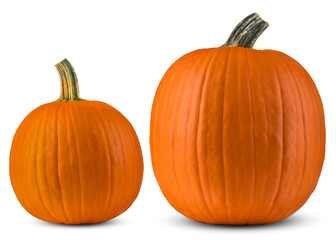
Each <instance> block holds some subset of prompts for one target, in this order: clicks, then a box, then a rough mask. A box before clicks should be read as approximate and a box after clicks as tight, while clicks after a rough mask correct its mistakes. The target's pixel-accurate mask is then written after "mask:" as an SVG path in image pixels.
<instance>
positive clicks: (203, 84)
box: [195, 49, 217, 222]
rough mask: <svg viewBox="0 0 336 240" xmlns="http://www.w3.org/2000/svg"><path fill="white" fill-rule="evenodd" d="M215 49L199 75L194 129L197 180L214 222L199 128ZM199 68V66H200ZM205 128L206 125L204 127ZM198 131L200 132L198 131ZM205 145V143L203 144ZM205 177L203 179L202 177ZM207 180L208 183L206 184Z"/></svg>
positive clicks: (206, 157)
mask: <svg viewBox="0 0 336 240" xmlns="http://www.w3.org/2000/svg"><path fill="white" fill-rule="evenodd" d="M214 51H215V50H214V49H213V50H212V54H209V55H210V56H209V57H208V58H209V59H207V61H205V63H204V66H202V68H203V71H204V73H203V74H202V76H200V78H201V79H202V80H201V87H200V91H199V95H200V97H199V98H200V99H199V104H198V105H197V106H199V107H198V109H199V110H198V113H196V115H197V120H196V122H198V123H197V125H196V127H197V130H196V137H195V139H196V148H195V149H196V155H195V156H196V160H197V166H198V177H199V182H200V187H201V194H202V197H203V201H204V206H205V208H206V209H207V211H208V213H209V216H210V218H212V219H213V221H214V222H216V221H217V220H216V217H215V216H214V214H213V213H212V211H211V209H212V206H210V207H209V206H208V205H212V200H211V192H210V193H207V194H204V193H205V191H206V190H205V189H208V190H209V191H210V190H211V189H210V188H209V186H206V187H205V188H204V187H203V185H209V180H208V179H207V178H208V172H207V171H208V169H207V164H208V163H207V162H208V156H207V151H206V150H207V146H205V147H203V146H202V143H203V140H202V139H205V141H207V136H205V137H204V138H202V135H200V134H202V131H200V129H201V130H202V128H203V126H204V125H203V124H201V120H202V119H201V113H203V111H205V109H204V108H205V105H206V100H207V99H206V96H205V95H206V91H205V89H206V84H207V81H210V80H209V79H208V74H209V73H208V71H209V68H210V67H211V63H212V60H213V58H214V56H215V55H216V52H214ZM200 68H201V67H200ZM206 125H207V121H205V126H206ZM205 128H206V127H205ZM199 132H200V133H199ZM205 145H207V144H205ZM202 150H203V151H206V153H204V154H202V153H201V152H202ZM199 155H204V156H202V159H204V162H205V164H204V166H201V164H200V161H199ZM203 169H204V170H203ZM202 170H203V171H204V172H205V174H202ZM202 175H205V177H202ZM203 178H205V179H203ZM207 182H208V184H206V183H207ZM208 196H209V200H210V204H209V203H208V200H207V197H208Z"/></svg>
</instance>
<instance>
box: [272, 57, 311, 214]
mask: <svg viewBox="0 0 336 240" xmlns="http://www.w3.org/2000/svg"><path fill="white" fill-rule="evenodd" d="M277 55H278V57H279V59H280V60H281V61H282V62H283V63H284V65H285V66H286V68H287V70H288V71H287V72H288V74H289V75H290V76H291V80H292V82H293V83H294V85H295V88H296V91H297V93H298V96H299V98H300V104H301V114H302V124H303V132H302V133H303V139H304V160H303V170H302V175H301V178H300V181H299V182H300V184H299V187H298V189H297V191H296V193H295V197H294V199H295V200H296V199H297V198H298V195H299V193H300V192H301V188H302V184H303V180H304V176H305V172H306V158H307V155H306V152H307V150H306V149H307V147H306V146H307V144H306V142H307V134H306V128H307V126H306V121H305V113H304V112H305V110H304V106H305V105H306V103H303V98H302V93H301V89H300V88H299V87H298V84H297V82H296V77H295V76H294V75H293V73H292V72H291V70H290V69H289V66H288V64H287V63H286V61H285V60H284V59H283V58H282V57H281V56H280V55H279V54H278V53H277ZM292 211H293V210H287V211H286V212H285V213H283V216H282V217H280V218H285V217H287V216H288V215H291V214H292V213H293V212H292Z"/></svg>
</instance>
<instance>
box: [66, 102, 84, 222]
mask: <svg viewBox="0 0 336 240" xmlns="http://www.w3.org/2000/svg"><path fill="white" fill-rule="evenodd" d="M67 106H69V108H70V109H69V110H68V116H69V120H70V122H69V124H70V129H71V130H72V132H73V135H74V137H73V142H74V143H75V144H74V146H75V148H76V151H75V152H76V154H77V158H76V161H77V163H78V183H79V188H78V189H79V196H80V201H79V203H80V207H79V208H80V212H81V215H80V222H83V184H82V179H81V178H82V177H81V170H80V160H79V156H80V153H79V147H78V141H77V139H76V135H75V132H77V131H76V124H74V119H73V113H72V112H73V108H72V104H71V105H67ZM70 106H71V107H70ZM69 132H70V131H69ZM71 142H72V141H71Z"/></svg>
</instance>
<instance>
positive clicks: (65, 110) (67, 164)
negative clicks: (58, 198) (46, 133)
mask: <svg viewBox="0 0 336 240" xmlns="http://www.w3.org/2000/svg"><path fill="white" fill-rule="evenodd" d="M68 106H69V105H68V104H67V105H64V106H62V108H63V109H62V110H63V117H64V119H66V121H64V122H63V124H64V125H65V128H66V144H67V146H70V142H71V141H70V139H69V138H70V136H69V134H70V126H69V121H67V120H68V119H69V111H68V108H69V107H68ZM61 144H63V142H62V143H61ZM68 149H69V155H68V156H67V157H68V159H66V160H65V159H64V157H63V156H62V159H63V160H62V161H63V164H64V166H63V171H62V172H64V171H66V172H68V171H69V169H71V167H70V166H71V165H72V162H73V159H72V155H73V154H72V152H73V148H72V147H68ZM61 169H62V168H61ZM63 174H64V173H63ZM67 175H68V174H67ZM72 175H73V174H72V173H70V176H68V178H67V179H66V180H65V181H64V183H65V184H64V185H65V186H66V192H68V194H66V195H65V199H66V201H65V202H66V203H67V204H66V205H65V207H66V209H67V212H68V214H69V215H70V216H71V217H70V218H69V221H70V222H69V223H68V224H74V221H76V220H74V218H73V207H70V206H69V205H70V204H68V203H70V202H72V201H71V200H72V199H73V195H74V193H73V191H67V187H68V186H69V185H70V184H71V189H73V188H74V185H73V179H72ZM69 179H71V180H70V181H69ZM69 197H70V198H69Z"/></svg>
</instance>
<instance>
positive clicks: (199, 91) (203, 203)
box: [186, 51, 215, 221]
mask: <svg viewBox="0 0 336 240" xmlns="http://www.w3.org/2000/svg"><path fill="white" fill-rule="evenodd" d="M205 53H206V52H204V51H203V52H202V53H200V56H198V61H200V60H202V61H201V62H200V63H199V62H197V64H196V63H195V65H194V66H198V69H202V70H203V69H204V67H203V64H204V65H205V63H204V62H203V61H206V60H205V59H207V63H206V64H208V63H209V61H210V59H211V57H210V58H209V60H208V57H207V55H206V54H205ZM197 73H198V74H199V72H197ZM204 77H205V75H204V76H203V77H201V79H204ZM197 80H198V79H197ZM200 81H201V82H200V89H198V88H196V87H195V88H196V89H195V88H194V89H193V94H192V99H193V98H194V96H195V95H197V96H198V95H199V94H200V95H199V96H200V97H199V100H198V101H196V100H195V102H196V103H194V104H193V103H190V105H191V107H190V111H189V113H188V116H190V114H191V108H192V106H193V105H196V106H201V101H202V90H203V84H204V81H205V79H204V80H200ZM196 86H197V85H196ZM197 87H199V86H197ZM190 119H191V120H195V122H197V126H199V113H198V114H197V118H196V119H194V118H190V117H189V118H188V122H189V121H190ZM195 125H196V124H195ZM188 126H191V128H192V130H194V129H193V126H194V124H193V123H188ZM188 131H190V129H189V128H188ZM198 135H199V133H198V128H197V130H196V136H195V138H194V139H192V140H190V137H187V140H186V142H187V143H188V142H190V141H191V142H192V143H191V144H192V145H194V146H198V145H197V142H198ZM187 136H188V135H187ZM188 138H189V141H188ZM197 148H198V147H196V149H193V151H192V153H191V154H192V156H193V157H195V163H196V164H195V166H196V177H195V179H197V192H198V194H197V195H198V196H199V197H200V198H201V201H200V206H201V208H202V209H204V210H205V212H207V213H208V214H205V216H206V218H207V219H208V218H209V217H210V219H212V220H215V218H214V217H213V216H212V213H211V212H210V209H209V207H208V205H207V202H206V200H205V196H204V191H203V186H202V181H201V179H200V166H199V157H198V150H197ZM212 220H210V221H212Z"/></svg>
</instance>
